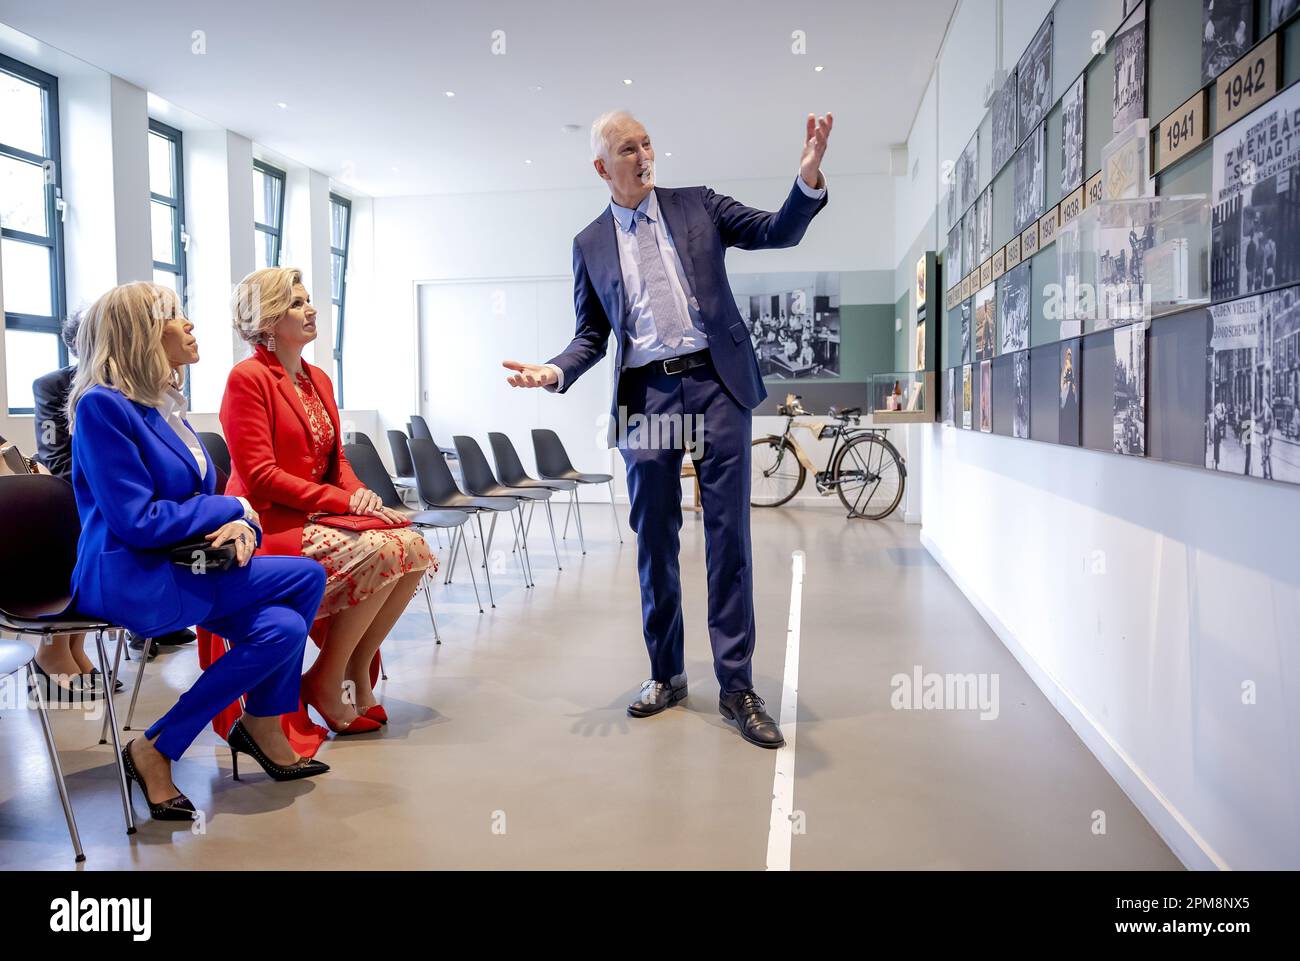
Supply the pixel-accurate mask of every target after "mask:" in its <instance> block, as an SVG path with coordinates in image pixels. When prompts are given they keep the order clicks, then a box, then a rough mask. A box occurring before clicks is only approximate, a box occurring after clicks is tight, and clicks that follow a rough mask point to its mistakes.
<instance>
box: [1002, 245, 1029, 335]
mask: <svg viewBox="0 0 1300 961" xmlns="http://www.w3.org/2000/svg"><path fill="white" fill-rule="evenodd" d="M997 287H998V330H999V331H1000V332H1001V337H1002V341H1001V343H1002V349H1001V350H1000V351H999V352H1000V353H1003V354H1009V353H1011V352H1012V351H1017V350H1024V349H1025V348H1027V347H1028V346H1029V321H1030V310H1029V308H1030V301H1029V261H1024V262H1023V263H1020V264H1017V265H1016V266H1015V267H1012V268H1011V269H1010V270H1008V271H1007V272H1006V273H1005V274H1003V275H1002V276H1001V277H999V278H998V281H997Z"/></svg>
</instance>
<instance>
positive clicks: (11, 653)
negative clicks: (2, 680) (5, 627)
mask: <svg viewBox="0 0 1300 961" xmlns="http://www.w3.org/2000/svg"><path fill="white" fill-rule="evenodd" d="M35 656H36V652H35V651H34V650H32V646H31V645H30V644H24V643H23V642H22V641H0V677H8V676H9V675H10V674H17V673H18V672H19V671H21V670H22V669H23V668H25V667H26V666H27V665H28V664H29V663H31V660H32V658H33V657H35Z"/></svg>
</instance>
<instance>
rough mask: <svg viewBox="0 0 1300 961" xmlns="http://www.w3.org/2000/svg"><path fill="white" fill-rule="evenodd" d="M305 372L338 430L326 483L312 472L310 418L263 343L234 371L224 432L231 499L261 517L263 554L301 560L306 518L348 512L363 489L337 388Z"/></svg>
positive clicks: (314, 370) (306, 367)
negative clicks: (346, 447) (351, 459)
mask: <svg viewBox="0 0 1300 961" xmlns="http://www.w3.org/2000/svg"><path fill="white" fill-rule="evenodd" d="M302 369H303V371H304V372H306V374H307V376H308V377H310V378H311V382H312V386H313V387H315V388H316V393H317V395H318V396H319V397H320V399H321V402H322V403H323V404H324V405H325V411H326V413H328V414H329V418H330V423H332V424H333V425H334V437H335V440H334V452H333V454H332V455H331V457H330V461H329V465H328V466H327V467H326V469H325V476H324V477H323V478H319V477H315V476H313V472H312V463H313V461H314V458H313V457H312V443H311V428H310V426H309V425H308V422H307V412H306V411H305V410H304V409H303V406H302V401H300V400H299V399H298V392H297V391H296V390H295V389H294V386H293V381H292V380H291V379H290V377H289V375H288V373H287V372H286V371H285V369H284V367H282V366H281V365H280V361H279V359H278V358H277V357H276V356H275V354H273V353H271V352H270V351H268V350H267V349H266V348H265V347H262V346H261V345H258V347H257V350H256V353H254V355H253V356H252V357H249V358H248V359H247V360H244V361H241V362H240V363H238V364H236V365H235V366H234V368H233V369H232V370H231V371H230V376H229V377H228V378H227V379H226V393H225V396H224V397H222V399H221V415H220V416H221V427H222V430H223V431H224V432H225V435H226V444H227V445H228V446H229V447H230V482H229V483H228V484H227V485H226V493H227V494H230V495H232V496H235V497H246V498H248V502H249V503H250V504H251V505H252V506H253V510H255V511H257V513H258V514H259V515H261V518H262V547H261V549H260V550H259V551H258V553H259V554H301V553H302V528H303V525H304V524H305V523H306V522H307V515H308V514H319V513H325V514H346V513H347V512H348V503H349V501H350V500H351V496H352V492H353V491H355V490H358V489H360V488H361V487H363V486H365V485H363V484H362V483H361V481H359V480H357V475H356V474H354V473H353V472H352V465H351V464H349V463H348V459H347V458H346V457H344V456H343V433H342V431H341V430H340V429H339V411H338V407H337V406H336V405H335V403H334V384H333V383H332V382H331V381H330V379H329V377H328V375H326V373H325V372H324V371H323V370H321V369H320V368H319V367H313V366H312V365H311V364H309V363H307V362H306V361H303V365H302Z"/></svg>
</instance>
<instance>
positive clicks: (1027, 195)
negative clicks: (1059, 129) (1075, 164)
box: [1012, 125, 1046, 233]
mask: <svg viewBox="0 0 1300 961" xmlns="http://www.w3.org/2000/svg"><path fill="white" fill-rule="evenodd" d="M1044 138H1045V131H1044V129H1043V125H1040V126H1038V127H1035V128H1034V131H1033V132H1032V133H1031V134H1030V135H1029V136H1028V137H1026V138H1025V142H1024V143H1023V144H1021V145H1020V149H1019V150H1017V151H1016V157H1015V160H1014V161H1013V163H1014V165H1015V166H1014V168H1013V178H1012V179H1013V183H1014V185H1015V193H1016V195H1015V197H1014V198H1013V199H1014V204H1013V208H1014V211H1015V215H1014V217H1013V220H1014V223H1013V227H1014V229H1015V231H1016V233H1020V232H1021V231H1022V230H1024V229H1025V228H1026V227H1028V226H1029V225H1030V224H1032V223H1033V222H1034V221H1035V220H1037V219H1038V218H1039V217H1040V216H1041V215H1042V213H1043V186H1044V184H1043V181H1044V178H1045V176H1046V170H1045V168H1046V164H1045V163H1044V161H1045V159H1046V158H1045V153H1046V151H1045V150H1044V147H1043V143H1044Z"/></svg>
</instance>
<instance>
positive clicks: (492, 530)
mask: <svg viewBox="0 0 1300 961" xmlns="http://www.w3.org/2000/svg"><path fill="white" fill-rule="evenodd" d="M499 513H500V511H493V512H492V523H491V524H489V525H488V536H487V540H483V525H481V524H480V525H479V538H478V539H479V543H480V544H482V545H483V566H484V567H487V556H488V551H490V550H492V538H493V537H495V536H496V532H497V514H499Z"/></svg>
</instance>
